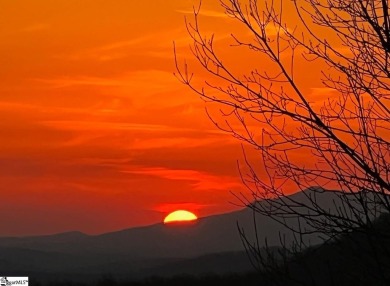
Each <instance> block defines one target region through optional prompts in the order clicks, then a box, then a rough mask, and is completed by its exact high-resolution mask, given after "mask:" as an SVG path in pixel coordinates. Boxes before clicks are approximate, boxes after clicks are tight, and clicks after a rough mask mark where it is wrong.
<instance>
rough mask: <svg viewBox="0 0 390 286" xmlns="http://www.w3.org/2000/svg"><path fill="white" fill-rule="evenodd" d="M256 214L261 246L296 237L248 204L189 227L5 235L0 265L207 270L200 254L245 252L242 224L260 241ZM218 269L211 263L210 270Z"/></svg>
mask: <svg viewBox="0 0 390 286" xmlns="http://www.w3.org/2000/svg"><path fill="white" fill-rule="evenodd" d="M317 191H318V189H317ZM310 192H311V190H310V189H309V190H305V191H303V192H299V193H295V194H293V195H291V196H289V197H286V199H291V200H293V201H305V200H307V199H308V196H310V195H311V193H310ZM335 198H337V195H336V193H332V192H323V195H322V194H321V195H320V196H318V201H317V203H318V204H322V205H323V207H324V208H330V209H331V208H332V207H335V204H334V201H335ZM260 203H263V204H266V203H267V202H260ZM336 206H337V204H336ZM301 211H302V209H301ZM303 211H305V210H303ZM254 217H255V221H256V224H257V230H258V233H257V237H258V239H259V240H258V241H259V246H260V247H262V246H264V245H265V241H266V240H267V244H268V245H269V246H276V247H278V246H280V245H281V242H280V237H281V236H282V237H283V238H284V241H285V242H286V243H290V242H292V241H294V236H293V233H292V232H291V231H290V230H288V229H286V228H285V227H283V226H282V225H280V224H279V223H278V222H276V221H274V220H273V219H271V218H270V217H267V216H262V215H259V214H254V213H253V210H252V209H250V208H249V207H247V208H244V209H242V210H239V211H235V212H231V213H226V214H221V215H215V216H210V217H205V218H200V219H199V220H198V221H197V222H196V223H194V224H189V225H164V224H163V223H158V224H155V225H150V226H145V227H136V228H130V229H125V230H120V231H115V232H110V233H105V234H101V235H95V236H91V235H86V234H83V233H81V232H67V233H60V234H55V235H45V236H32V237H22V238H12V237H5V238H0V269H2V270H3V271H5V272H4V274H6V275H10V274H12V275H20V274H26V275H29V274H31V273H41V274H42V273H46V275H48V274H53V273H60V272H61V273H65V272H66V273H79V274H80V275H81V274H83V275H84V274H85V275H87V274H88V275H96V274H98V273H99V274H102V273H104V272H105V271H108V272H111V273H114V272H115V273H116V274H117V275H119V274H123V275H130V276H137V275H141V276H142V275H144V274H145V273H148V274H153V271H154V272H156V273H159V274H161V273H162V272H164V269H166V270H167V269H172V267H171V268H169V267H168V268H166V267H165V266H164V265H168V264H169V263H173V264H174V263H179V264H180V263H181V264H183V265H184V264H186V262H184V261H186V260H188V261H192V262H188V265H193V266H192V267H193V268H194V269H198V270H199V269H200V270H201V269H202V267H200V266H195V265H196V264H197V263H198V264H199V263H200V264H204V262H202V263H201V262H200V261H204V260H202V259H201V258H200V257H207V255H211V256H210V259H211V257H214V258H215V257H216V254H218V253H244V247H243V244H242V240H241V237H240V235H239V232H238V229H237V224H238V225H239V226H240V228H243V229H244V230H245V235H246V236H247V237H248V239H249V241H255V237H256V236H255V233H254V229H255V228H254ZM287 222H288V223H289V224H291V225H292V226H294V224H296V223H297V222H296V219H292V218H291V219H290V220H287ZM306 239H307V242H308V243H309V242H310V244H311V245H315V244H319V243H321V242H322V240H321V239H320V238H319V237H318V236H317V235H315V234H313V235H309V236H307V237H306ZM226 257H229V259H233V260H234V259H236V260H237V261H241V262H239V263H242V261H243V259H242V257H243V256H242V255H238V256H234V255H227V256H226ZM238 257H240V258H239V259H238ZM198 258H199V259H198ZM196 261H198V262H196ZM215 261H218V259H215ZM176 268H180V267H176ZM184 268H185V267H184ZM212 268H213V267H211V266H210V269H212ZM216 268H218V267H217V266H216ZM228 268H229V267H226V271H230V270H229V269H228ZM185 269H187V270H188V269H191V267H190V266H189V267H187V268H185ZM200 270H199V271H200ZM238 270H239V269H238V268H237V271H238ZM220 271H222V270H221V269H220ZM240 271H241V270H240ZM21 272H22V273H21ZM166 272H167V271H166ZM168 272H169V271H168ZM143 273H144V274H143Z"/></svg>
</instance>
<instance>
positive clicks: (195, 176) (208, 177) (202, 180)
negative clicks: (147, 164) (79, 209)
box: [122, 167, 241, 191]
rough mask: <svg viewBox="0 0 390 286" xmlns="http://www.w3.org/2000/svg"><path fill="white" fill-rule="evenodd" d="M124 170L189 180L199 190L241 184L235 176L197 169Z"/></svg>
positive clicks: (157, 168)
mask: <svg viewBox="0 0 390 286" xmlns="http://www.w3.org/2000/svg"><path fill="white" fill-rule="evenodd" d="M122 172H124V173H130V174H136V175H144V176H154V177H159V178H162V179H166V180H174V181H188V182H190V183H191V185H192V187H193V189H194V190H198V191H210V190H219V191H223V190H224V191H227V190H230V189H233V188H237V187H240V186H241V184H240V182H239V180H238V179H236V178H234V177H227V176H216V175H212V174H210V173H206V172H201V171H197V170H180V169H168V168H162V167H156V168H140V169H138V170H126V171H122Z"/></svg>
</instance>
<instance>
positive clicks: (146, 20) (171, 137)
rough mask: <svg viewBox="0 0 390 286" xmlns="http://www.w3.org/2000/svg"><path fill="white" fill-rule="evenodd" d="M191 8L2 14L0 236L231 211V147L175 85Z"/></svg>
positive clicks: (219, 17)
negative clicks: (181, 211) (183, 211)
mask: <svg viewBox="0 0 390 286" xmlns="http://www.w3.org/2000/svg"><path fill="white" fill-rule="evenodd" d="M206 2H207V3H205V7H204V9H203V10H202V11H203V14H202V21H203V23H204V25H205V26H204V30H205V32H211V31H217V32H218V31H222V30H223V27H226V24H227V22H228V21H230V20H228V19H226V17H224V16H223V14H221V10H218V5H217V4H215V3H214V2H216V3H217V1H214V2H213V1H206ZM193 3H194V1H192V0H151V1H135V0H115V1H105V0H83V1H80V0H56V1H52V0H34V1H28V0H12V1H9V0H7V1H1V2H0V124H1V128H0V149H1V153H0V194H1V207H0V235H26V234H44V233H55V232H62V231H70V230H80V231H84V232H87V233H101V232H106V231H111V230H116V229H122V228H127V227H132V226H137V225H145V224H151V223H156V222H160V221H162V219H163V218H164V216H165V215H166V214H167V213H169V212H170V211H173V210H175V209H178V208H180V209H183V208H184V209H188V210H190V211H194V212H195V213H196V214H197V215H198V216H206V215H210V214H215V213H220V212H225V211H229V210H233V209H237V207H236V206H234V205H233V204H231V203H230V202H237V200H236V199H235V198H234V197H233V195H232V194H231V193H230V191H233V192H239V191H240V190H241V189H242V187H241V185H240V180H239V177H238V173H237V168H236V160H237V159H240V158H241V147H240V145H239V144H238V143H237V142H236V141H235V140H234V139H233V138H231V137H229V136H228V135H225V134H223V133H222V132H220V131H219V130H218V129H216V128H215V127H214V126H213V125H212V123H211V122H210V121H209V119H208V118H207V116H206V114H205V112H204V107H205V104H204V103H203V101H202V100H200V99H199V98H198V97H197V96H196V95H194V94H192V93H191V92H190V91H189V90H188V89H187V88H186V87H184V86H183V85H181V84H180V83H179V82H178V80H177V79H176V78H175V77H174V76H173V72H174V61H173V50H172V42H173V40H175V41H176V44H177V46H178V49H179V56H180V57H184V58H191V56H190V54H187V52H188V50H187V46H188V44H189V39H188V37H187V35H186V31H185V27H184V21H183V18H184V15H189V12H190V11H191V7H192V4H193ZM226 36H227V34H223V33H221V37H220V38H218V39H219V40H220V41H225V40H227V37H226ZM233 60H234V57H233ZM306 77H310V75H306ZM306 80H307V81H308V82H309V81H310V82H313V79H311V78H307V79H306ZM310 88H313V91H314V92H315V91H316V90H315V88H317V86H316V85H315V83H313V86H311V87H310ZM318 92H321V90H319V91H318Z"/></svg>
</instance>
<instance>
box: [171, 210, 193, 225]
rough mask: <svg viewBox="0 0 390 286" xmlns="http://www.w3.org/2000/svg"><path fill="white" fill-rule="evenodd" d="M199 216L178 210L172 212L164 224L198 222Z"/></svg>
mask: <svg viewBox="0 0 390 286" xmlns="http://www.w3.org/2000/svg"><path fill="white" fill-rule="evenodd" d="M197 219H198V218H197V216H196V215H194V214H193V213H192V212H189V211H185V210H177V211H174V212H171V213H170V214H169V215H167V216H166V217H165V219H164V223H173V222H186V221H194V220H197Z"/></svg>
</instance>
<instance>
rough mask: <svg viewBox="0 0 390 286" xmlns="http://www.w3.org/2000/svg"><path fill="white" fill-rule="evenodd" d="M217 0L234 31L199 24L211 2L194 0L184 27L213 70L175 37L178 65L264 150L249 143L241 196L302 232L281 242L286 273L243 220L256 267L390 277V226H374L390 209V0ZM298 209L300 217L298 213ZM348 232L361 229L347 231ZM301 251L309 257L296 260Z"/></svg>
mask: <svg viewBox="0 0 390 286" xmlns="http://www.w3.org/2000/svg"><path fill="white" fill-rule="evenodd" d="M220 4H221V7H222V9H223V10H224V12H225V15H226V17H225V20H226V21H227V20H228V19H231V21H230V22H229V24H230V26H228V27H229V29H231V31H229V32H228V33H227V34H228V36H231V42H230V43H229V44H226V41H222V40H219V39H224V38H226V37H225V36H227V35H225V34H224V35H220V34H216V35H214V34H211V35H210V34H209V35H207V33H205V32H204V31H202V19H203V18H202V15H203V11H202V7H201V6H199V7H195V8H194V11H193V18H192V19H191V20H186V27H187V30H188V34H189V36H190V37H191V39H192V45H191V51H192V54H193V56H194V58H195V60H196V63H197V64H198V65H200V67H201V68H202V69H203V71H206V73H207V77H205V78H206V80H203V78H202V79H201V80H199V79H200V77H197V75H196V74H194V73H193V72H192V71H191V70H196V68H195V67H194V66H192V65H190V64H189V63H187V62H184V64H183V63H182V61H181V59H179V58H178V57H177V53H176V48H175V55H176V58H175V59H176V68H177V73H176V76H177V78H178V79H179V80H180V81H181V82H182V83H183V84H185V85H187V86H188V87H189V88H190V89H191V90H192V91H194V92H195V93H196V94H197V95H199V96H200V97H201V98H203V99H204V100H205V101H206V103H208V105H207V106H209V109H208V116H209V117H210V119H211V120H212V121H213V122H214V124H215V125H216V126H217V127H218V128H219V129H221V130H223V131H224V132H226V133H228V134H231V135H232V136H233V137H234V138H236V139H238V140H239V141H241V142H242V143H243V145H244V146H249V148H250V149H251V150H255V152H257V154H256V155H257V156H249V155H248V154H249V153H248V152H246V151H244V160H243V162H244V163H243V164H240V166H239V171H240V174H241V177H242V181H243V183H244V184H245V186H246V187H247V189H248V190H249V193H250V194H251V196H249V197H248V196H241V195H238V196H237V197H238V198H239V199H240V200H241V201H242V203H243V204H245V205H248V206H250V207H252V209H253V210H254V212H256V213H259V214H262V215H266V216H269V217H271V218H272V219H274V220H276V221H277V222H279V223H280V224H282V225H284V226H285V227H287V228H289V229H290V230H292V231H293V232H294V233H295V235H296V239H295V243H294V244H290V245H287V244H285V248H284V250H283V252H282V253H281V259H282V260H283V261H287V262H286V263H284V265H285V268H284V269H285V271H284V272H285V274H286V275H284V274H283V273H280V276H278V275H275V272H274V271H279V270H280V268H278V269H277V267H276V266H275V264H276V262H275V259H272V257H271V256H269V255H265V256H264V255H262V252H261V251H260V249H259V247H258V245H259V243H258V241H256V240H255V241H253V240H252V241H251V240H250V239H248V238H247V237H246V236H245V232H244V231H243V230H240V232H241V235H242V237H243V242H244V244H245V245H246V248H247V251H248V253H249V254H250V257H251V259H252V261H254V266H256V267H257V268H258V270H259V272H261V270H260V269H269V271H270V273H271V279H270V281H269V283H276V282H277V281H278V279H279V278H278V277H280V279H282V278H283V277H286V279H287V277H288V276H289V275H287V274H289V272H290V271H292V273H290V274H291V275H290V278H291V279H289V280H285V281H284V282H283V283H285V284H284V285H294V283H300V282H296V280H297V279H298V278H299V277H296V275H295V274H296V273H301V272H302V271H303V270H304V269H307V270H310V271H309V272H308V273H307V274H306V277H313V278H312V279H315V277H317V276H318V275H319V274H318V273H319V272H321V273H322V271H324V273H325V272H326V271H328V272H326V273H328V274H327V275H328V276H327V277H328V278H329V279H325V278H324V279H325V280H326V281H327V282H326V283H325V282H324V283H325V284H323V285H341V284H337V283H336V282H334V281H336V280H337V279H338V278H337V279H336V277H340V275H341V274H340V273H339V272H340V271H342V270H349V271H350V272H352V273H351V274H350V273H346V272H348V271H345V272H343V274H342V275H343V276H344V280H346V281H347V279H348V278H347V277H349V276H353V275H355V276H357V277H359V278H360V281H366V279H368V280H369V281H371V282H372V283H374V281H375V284H374V285H390V277H389V275H388V274H387V273H388V270H387V266H388V264H389V261H390V255H389V252H388V232H387V231H385V232H383V231H380V228H378V227H377V226H376V223H377V222H376V221H377V219H378V218H380V217H381V216H382V217H381V218H382V219H383V215H386V214H388V213H390V197H389V194H390V168H389V162H390V133H389V130H390V121H389V118H390V101H389V100H390V16H389V15H390V13H389V2H388V1H383V0H356V1H350V0H292V1H276V0H264V1H259V0H221V1H220ZM233 31H240V32H237V33H234V32H233ZM230 32H231V33H230ZM229 51H230V52H231V53H229ZM246 53H247V55H250V56H248V57H246V58H245V57H243V58H242V61H240V62H239V63H237V64H236V65H235V64H232V62H233V61H232V58H234V57H236V58H237V57H239V56H240V55H243V54H246ZM240 59H241V58H240ZM199 74H200V73H199ZM308 78H310V80H308ZM251 147H252V148H251ZM244 150H248V149H245V148H244ZM250 154H253V151H251V152H250ZM292 186H293V189H300V190H303V189H307V188H309V187H311V186H322V187H321V188H314V189H313V192H310V194H308V195H307V196H306V200H305V201H297V200H293V199H291V198H290V197H288V196H286V194H288V191H290V190H291V188H292ZM327 186H329V187H327ZM325 188H326V189H325ZM333 190H337V194H336V196H337V197H338V199H337V202H335V203H334V208H332V209H331V208H324V207H323V206H321V205H319V204H318V203H317V198H318V196H320V195H321V192H324V191H325V192H334V191H333ZM275 198H277V200H275ZM253 201H254V202H255V203H252V202H253ZM264 201H266V202H269V203H268V204H264V203H263V202H264ZM257 202H262V203H257ZM290 218H295V219H296V220H297V222H298V223H297V224H294V225H291V224H289V223H288V222H287V221H289V220H288V219H290ZM313 234H318V235H319V236H321V237H322V239H323V242H324V244H323V246H321V247H320V248H318V249H316V251H315V253H316V254H315V255H314V254H311V253H312V251H314V250H313V248H310V245H309V244H307V243H306V241H307V240H305V237H307V236H310V235H313ZM358 234H360V236H359V235H358ZM347 238H351V239H352V241H350V242H345V241H346V240H347ZM281 240H283V237H281ZM330 246H331V248H329V249H328V247H330ZM308 247H309V249H308ZM336 248H340V250H336ZM323 249H325V251H324V250H323ZM333 252H334V253H335V254H337V253H338V252H344V253H345V257H339V256H338V258H337V259H340V260H341V261H343V263H339V262H337V261H334V259H335V258H332V253H333ZM321 255H324V256H326V255H328V256H329V259H327V260H328V264H329V265H324V264H322V263H323V262H320V261H319V262H316V259H317V258H319V257H320V256H321ZM292 257H295V258H298V257H302V259H301V261H302V262H305V263H303V264H302V266H301V268H299V267H298V264H297V263H292V262H291V260H290V259H291V258H292ZM310 257H312V259H311V258H310ZM296 261H297V262H298V261H300V260H296ZM309 261H310V263H306V262H309ZM304 264H307V265H306V266H305V265H304ZM332 265H337V266H338V267H339V268H340V269H337V267H336V268H335V267H333V266H332ZM276 269H277V270H276ZM310 272H311V273H310ZM324 275H325V274H324ZM298 276H300V275H298ZM332 279H336V280H332ZM370 279H374V280H370ZM298 280H299V279H298ZM344 280H342V281H340V283H344V282H343V281H344ZM356 282H357V283H358V282H359V281H356ZM283 283H282V282H281V285H283ZM302 283H303V282H302ZM304 283H306V282H304ZM270 285H271V284H270ZM307 285H314V284H310V283H309V282H308V284H307ZM355 285H357V284H355Z"/></svg>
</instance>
